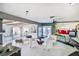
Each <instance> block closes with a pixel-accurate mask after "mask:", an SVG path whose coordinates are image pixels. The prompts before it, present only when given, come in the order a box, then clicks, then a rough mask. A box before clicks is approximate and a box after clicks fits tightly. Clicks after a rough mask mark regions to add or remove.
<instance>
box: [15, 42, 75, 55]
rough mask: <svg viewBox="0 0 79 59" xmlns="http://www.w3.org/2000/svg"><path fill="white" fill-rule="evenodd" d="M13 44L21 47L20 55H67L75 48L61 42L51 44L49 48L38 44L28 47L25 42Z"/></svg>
mask: <svg viewBox="0 0 79 59" xmlns="http://www.w3.org/2000/svg"><path fill="white" fill-rule="evenodd" d="M13 45H15V46H17V47H20V48H21V55H22V56H67V55H69V54H71V53H72V52H74V51H76V50H77V49H76V48H73V47H70V46H68V45H65V44H62V43H60V44H57V45H54V46H52V47H51V48H50V49H49V50H48V49H46V48H44V47H43V46H40V45H37V46H35V47H32V48H30V47H29V45H28V44H26V43H25V44H17V43H15V42H14V43H13Z"/></svg>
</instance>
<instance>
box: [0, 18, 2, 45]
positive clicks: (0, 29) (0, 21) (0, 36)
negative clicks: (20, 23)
mask: <svg viewBox="0 0 79 59" xmlns="http://www.w3.org/2000/svg"><path fill="white" fill-rule="evenodd" d="M2 20H3V19H2V18H0V45H2V43H3V40H2Z"/></svg>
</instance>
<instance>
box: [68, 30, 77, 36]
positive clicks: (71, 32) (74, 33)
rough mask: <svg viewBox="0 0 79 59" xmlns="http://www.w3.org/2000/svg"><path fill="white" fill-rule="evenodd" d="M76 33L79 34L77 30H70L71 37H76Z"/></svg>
mask: <svg viewBox="0 0 79 59" xmlns="http://www.w3.org/2000/svg"><path fill="white" fill-rule="evenodd" d="M76 35H77V33H76V31H70V32H69V37H76Z"/></svg>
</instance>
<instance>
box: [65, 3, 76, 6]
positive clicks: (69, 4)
mask: <svg viewBox="0 0 79 59" xmlns="http://www.w3.org/2000/svg"><path fill="white" fill-rule="evenodd" d="M74 4H75V3H65V5H66V6H72V5H74Z"/></svg>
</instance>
